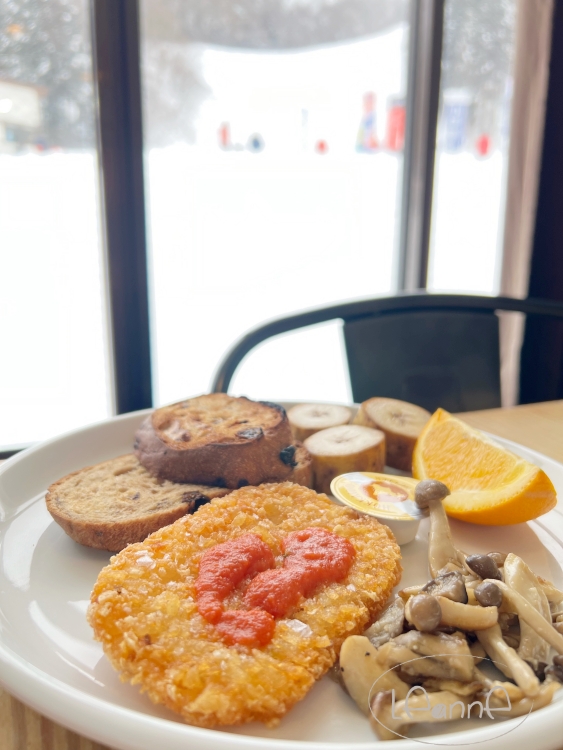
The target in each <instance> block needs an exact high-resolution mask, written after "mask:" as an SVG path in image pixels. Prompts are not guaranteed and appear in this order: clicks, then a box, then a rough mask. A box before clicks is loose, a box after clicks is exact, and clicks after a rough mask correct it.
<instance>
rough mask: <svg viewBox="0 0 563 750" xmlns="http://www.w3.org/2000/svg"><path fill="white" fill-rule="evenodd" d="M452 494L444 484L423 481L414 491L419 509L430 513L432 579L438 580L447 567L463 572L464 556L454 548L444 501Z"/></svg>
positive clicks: (431, 480) (429, 546) (429, 536)
mask: <svg viewBox="0 0 563 750" xmlns="http://www.w3.org/2000/svg"><path fill="white" fill-rule="evenodd" d="M449 494H450V491H449V489H448V488H447V487H446V485H445V484H443V483H442V482H438V481H436V480H435V479H423V480H422V482H419V483H418V484H417V485H416V487H415V489H414V500H415V502H416V504H417V505H418V507H419V508H428V509H429V511H430V533H429V535H428V564H429V566H430V573H431V575H432V578H436V576H437V575H438V574H439V572H440V571H441V569H442V568H444V567H445V566H446V565H452V566H455V569H457V570H461V567H462V555H461V554H460V552H459V551H458V550H457V549H456V548H455V547H454V543H453V541H452V535H451V531H450V525H449V523H448V517H447V516H446V511H445V510H444V506H443V505H442V500H443V499H444V498H445V497H447V496H448V495H449Z"/></svg>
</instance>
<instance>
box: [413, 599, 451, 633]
mask: <svg viewBox="0 0 563 750" xmlns="http://www.w3.org/2000/svg"><path fill="white" fill-rule="evenodd" d="M405 617H406V618H407V620H408V621H409V622H410V624H411V625H414V626H415V628H416V629H417V630H419V631H420V632H421V633H430V632H432V630H436V628H437V627H438V625H439V624H440V622H441V620H442V610H441V608H440V605H439V604H438V600H437V598H436V597H435V596H430V595H429V594H418V595H417V596H412V597H411V598H410V599H409V600H408V602H407V606H406V607H405Z"/></svg>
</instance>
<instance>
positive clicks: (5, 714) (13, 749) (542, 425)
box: [0, 401, 563, 750]
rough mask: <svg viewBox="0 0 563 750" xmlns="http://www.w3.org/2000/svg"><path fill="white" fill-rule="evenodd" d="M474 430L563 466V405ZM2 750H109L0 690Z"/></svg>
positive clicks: (517, 410) (498, 418)
mask: <svg viewBox="0 0 563 750" xmlns="http://www.w3.org/2000/svg"><path fill="white" fill-rule="evenodd" d="M463 419H464V420H465V421H466V422H468V423H469V424H471V425H473V426H474V427H478V428H480V429H482V430H487V431H488V432H491V433H493V434H495V435H499V436H500V437H504V438H507V439H509V440H513V441H514V442H516V443H521V444H522V445H525V446H527V447H528V448H533V449H534V450H537V451H539V452H540V453H544V454H545V455H546V456H550V457H551V458H554V459H555V460H556V461H561V462H562V463H563V401H550V402H546V403H542V404H528V405H525V406H516V407H513V408H510V409H489V410H486V411H475V412H468V413H466V414H464V415H463ZM0 748H1V750H106V749H105V748H104V747H103V746H102V745H99V744H98V743H96V742H92V741H90V740H87V739H86V738H84V737H80V736H78V735H77V734H74V733H73V732H69V731H68V730H67V729H64V727H61V726H59V725H58V724H55V723H54V722H52V721H50V720H49V719H46V718H45V717H43V716H40V715H39V714H38V713H36V712H35V711H32V710H31V709H30V708H28V707H27V706H25V705H24V704H23V703H21V702H20V701H18V700H16V699H15V698H13V697H12V696H10V695H8V693H6V692H5V691H3V690H1V689H0Z"/></svg>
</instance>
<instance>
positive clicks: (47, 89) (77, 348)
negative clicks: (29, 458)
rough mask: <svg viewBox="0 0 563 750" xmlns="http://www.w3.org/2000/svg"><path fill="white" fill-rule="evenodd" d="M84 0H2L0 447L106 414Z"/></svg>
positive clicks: (105, 359)
mask: <svg viewBox="0 0 563 750" xmlns="http://www.w3.org/2000/svg"><path fill="white" fill-rule="evenodd" d="M94 108H95V97H94V91H93V83H92V56H91V50H90V24H89V3H88V2H87V0H72V1H71V0H58V2H43V1H42V0H28V1H27V2H18V3H15V2H8V1H7V0H0V320H1V330H2V366H1V367H0V446H8V445H15V444H21V443H28V442H33V441H36V440H40V439H43V438H46V437H49V436H51V435H54V434H56V433H58V432H62V431H65V430H69V429H72V428H73V427H77V426H79V425H82V424H85V423H87V422H91V421H94V420H98V419H102V418H104V417H106V416H108V415H109V413H110V391H109V377H108V366H109V365H108V352H107V340H106V321H105V313H104V299H103V278H104V273H103V263H102V253H101V241H100V228H99V201H98V177H97V164H96V147H95V143H96V135H95V133H96V128H95V111H94Z"/></svg>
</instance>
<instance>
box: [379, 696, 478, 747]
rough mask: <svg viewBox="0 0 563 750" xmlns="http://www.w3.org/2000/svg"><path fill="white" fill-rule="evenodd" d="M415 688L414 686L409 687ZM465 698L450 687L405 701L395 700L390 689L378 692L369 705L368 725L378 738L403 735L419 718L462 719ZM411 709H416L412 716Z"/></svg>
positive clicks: (385, 738)
mask: <svg viewBox="0 0 563 750" xmlns="http://www.w3.org/2000/svg"><path fill="white" fill-rule="evenodd" d="M412 689H413V690H416V688H412ZM467 704H468V701H467V699H466V698H465V697H463V696H460V695H456V694H455V693H452V692H450V691H449V690H443V691H441V692H438V693H426V692H424V693H423V694H422V695H420V694H418V695H417V694H415V693H413V694H412V695H409V697H408V705H407V701H406V700H401V701H395V696H394V695H393V694H392V693H391V691H387V692H384V693H377V695H376V696H375V697H374V699H373V701H372V704H371V716H370V720H369V721H370V724H371V727H372V729H373V730H374V732H375V733H376V734H377V736H378V738H379V739H380V740H396V739H399V738H404V737H405V732H406V731H408V726H409V725H410V724H416V723H418V722H421V721H431V722H433V723H434V722H442V721H454V720H456V719H461V718H463V716H464V715H465V709H466V707H467ZM411 712H416V713H415V714H414V715H413V713H411Z"/></svg>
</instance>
